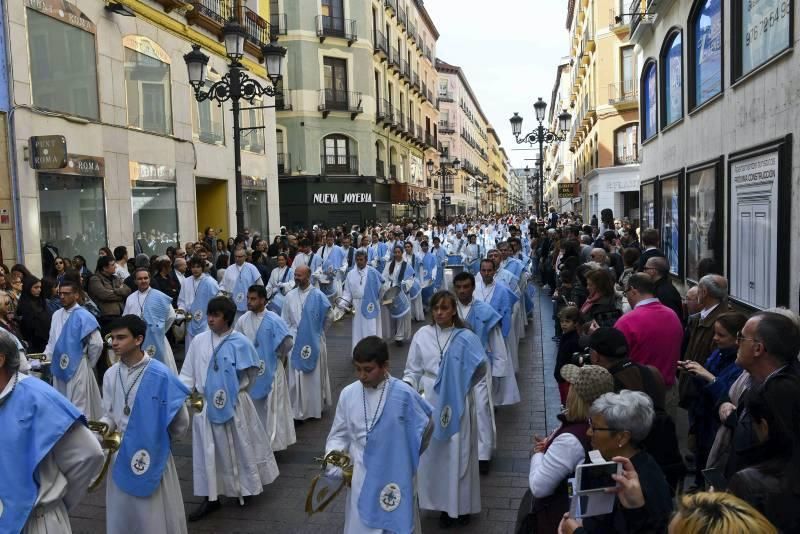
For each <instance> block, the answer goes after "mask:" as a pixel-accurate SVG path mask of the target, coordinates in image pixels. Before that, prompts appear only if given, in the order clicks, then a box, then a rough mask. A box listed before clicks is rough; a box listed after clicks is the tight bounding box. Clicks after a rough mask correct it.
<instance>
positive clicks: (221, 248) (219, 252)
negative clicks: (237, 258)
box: [214, 239, 231, 262]
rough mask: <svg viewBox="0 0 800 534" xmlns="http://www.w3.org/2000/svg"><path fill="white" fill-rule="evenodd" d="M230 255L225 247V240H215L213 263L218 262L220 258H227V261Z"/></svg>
mask: <svg viewBox="0 0 800 534" xmlns="http://www.w3.org/2000/svg"><path fill="white" fill-rule="evenodd" d="M230 255H231V253H230V252H229V251H228V249H227V248H226V246H225V240H223V239H217V248H216V250H215V251H214V261H215V262H216V261H218V260H219V258H220V256H227V257H228V258H229V260H230Z"/></svg>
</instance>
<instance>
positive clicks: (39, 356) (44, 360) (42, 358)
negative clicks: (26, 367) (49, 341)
mask: <svg viewBox="0 0 800 534" xmlns="http://www.w3.org/2000/svg"><path fill="white" fill-rule="evenodd" d="M25 357H26V358H28V359H29V360H38V361H39V363H40V364H41V365H50V363H51V361H50V357H49V356H47V354H45V353H44V352H31V353H29V354H26V355H25Z"/></svg>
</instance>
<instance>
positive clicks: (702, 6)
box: [688, 0, 722, 109]
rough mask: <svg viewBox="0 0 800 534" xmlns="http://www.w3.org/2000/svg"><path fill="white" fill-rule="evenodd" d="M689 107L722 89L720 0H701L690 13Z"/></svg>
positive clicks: (700, 102) (701, 102) (692, 107)
mask: <svg viewBox="0 0 800 534" xmlns="http://www.w3.org/2000/svg"><path fill="white" fill-rule="evenodd" d="M689 40H690V44H689V49H688V52H689V78H690V82H689V107H690V109H694V108H695V107H697V106H699V105H701V104H703V103H705V102H707V101H708V100H710V99H711V97H713V96H715V95H718V94H719V93H721V92H722V0H700V1H699V2H698V3H697V4H695V8H694V10H693V11H692V14H691V15H689Z"/></svg>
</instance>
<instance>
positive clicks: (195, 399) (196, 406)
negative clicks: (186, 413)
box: [186, 388, 206, 413]
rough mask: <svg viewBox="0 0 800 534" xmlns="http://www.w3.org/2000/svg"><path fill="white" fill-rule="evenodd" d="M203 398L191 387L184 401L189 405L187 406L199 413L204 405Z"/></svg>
mask: <svg viewBox="0 0 800 534" xmlns="http://www.w3.org/2000/svg"><path fill="white" fill-rule="evenodd" d="M205 402H206V401H205V399H204V398H203V396H202V395H201V394H200V392H199V391H197V388H194V389H192V392H191V393H190V394H189V397H188V398H187V399H186V403H187V404H188V405H189V408H191V409H192V410H194V412H195V413H200V412H202V411H203V406H205Z"/></svg>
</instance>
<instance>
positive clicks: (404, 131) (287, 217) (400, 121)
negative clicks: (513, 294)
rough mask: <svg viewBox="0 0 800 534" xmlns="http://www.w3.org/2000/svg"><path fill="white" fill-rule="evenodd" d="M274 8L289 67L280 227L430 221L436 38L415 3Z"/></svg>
mask: <svg viewBox="0 0 800 534" xmlns="http://www.w3.org/2000/svg"><path fill="white" fill-rule="evenodd" d="M272 1H273V8H274V9H277V10H278V12H279V13H280V14H281V15H280V18H281V20H285V22H286V28H287V32H286V36H285V37H282V39H281V42H282V44H283V45H284V46H286V47H287V49H288V56H289V57H290V58H291V59H290V60H289V62H288V69H287V73H286V76H285V77H284V81H283V89H284V97H283V98H282V99H279V101H278V127H277V139H278V147H279V149H278V153H279V155H278V168H279V174H280V188H281V195H282V197H281V198H282V203H281V221H282V222H283V224H285V225H287V226H291V227H299V226H309V225H310V224H314V223H325V224H328V225H335V224H345V223H347V224H360V225H364V224H367V223H371V222H374V221H386V220H389V219H390V218H393V217H403V216H412V217H420V218H425V217H428V216H430V215H431V207H432V191H433V185H434V184H433V182H432V180H431V179H430V177H428V176H426V171H425V169H426V166H425V163H426V161H427V160H428V159H435V160H437V161H438V147H437V137H438V132H437V122H438V110H437V109H436V100H435V96H434V91H435V87H436V83H437V78H436V69H435V68H434V64H435V63H434V61H435V59H434V58H435V53H436V51H435V47H436V40H437V39H438V37H439V34H438V31H437V30H436V27H435V26H434V24H433V22H432V21H431V19H430V17H429V16H428V13H427V11H426V10H425V8H424V6H423V4H422V2H418V1H417V0H411V1H406V0H402V1H398V0H381V1H378V0H323V1H322V2H321V3H320V2H318V1H317V0H292V1H290V0H278V1H277V2H276V1H275V0H272ZM274 9H273V10H274Z"/></svg>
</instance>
